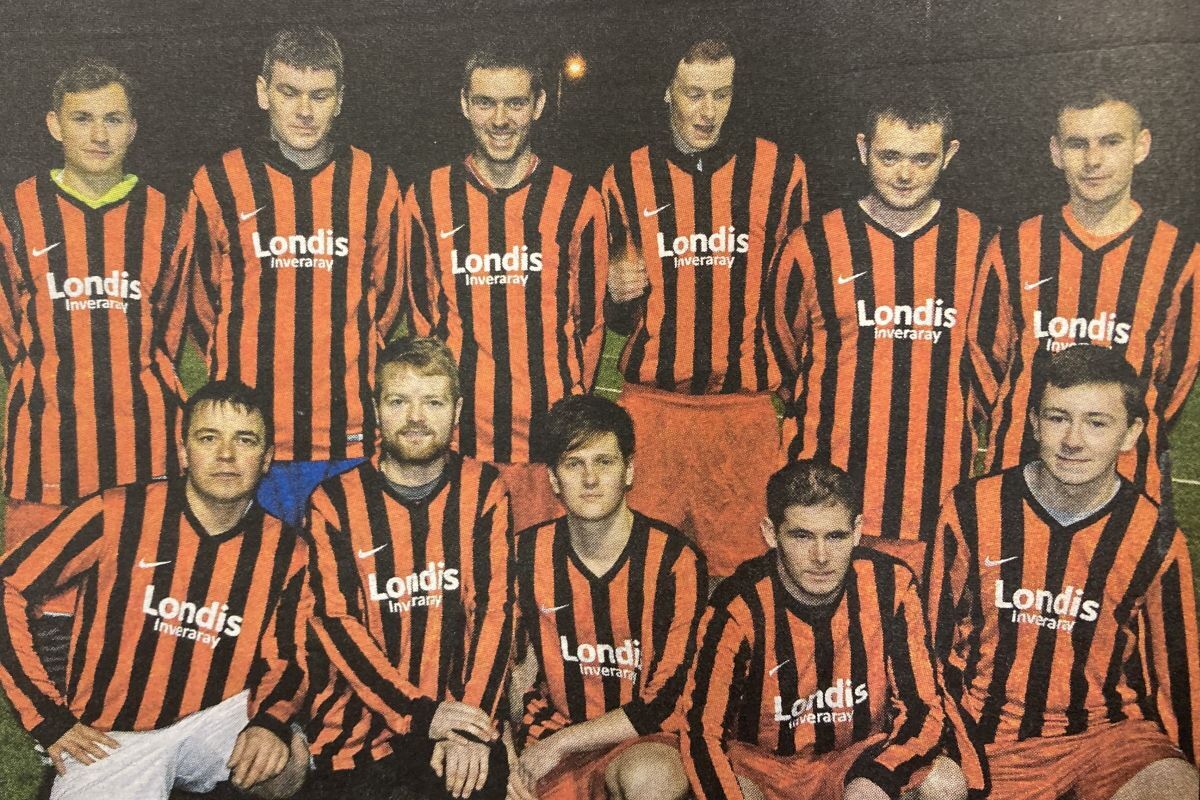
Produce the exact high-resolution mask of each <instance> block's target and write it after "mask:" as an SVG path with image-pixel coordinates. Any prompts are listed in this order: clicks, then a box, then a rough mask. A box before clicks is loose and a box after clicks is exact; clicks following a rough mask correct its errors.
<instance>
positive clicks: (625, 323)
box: [600, 166, 645, 336]
mask: <svg viewBox="0 0 1200 800" xmlns="http://www.w3.org/2000/svg"><path fill="white" fill-rule="evenodd" d="M600 194H601V199H602V202H603V205H604V220H605V238H606V239H607V242H608V246H607V250H608V257H609V258H611V257H613V256H615V255H619V254H621V253H624V252H625V250H626V249H628V248H633V249H634V250H635V251H640V250H641V247H642V245H641V239H640V237H639V235H638V230H637V228H636V226H634V224H633V221H632V220H630V218H629V210H628V208H627V207H626V198H625V196H624V194H623V193H622V191H621V186H620V184H619V183H618V181H617V170H616V167H615V166H612V167H609V168H608V170H607V171H606V172H605V173H604V179H603V180H602V181H601V184H600ZM607 280H608V277H607V274H606V275H605V284H606V285H605V286H603V287H601V288H602V290H603V292H604V300H603V304H604V321H605V324H607V325H608V327H609V328H610V329H611V330H612V331H613V332H615V333H618V334H620V335H622V336H628V335H629V334H631V333H632V332H633V329H634V328H635V327H637V322H638V317H639V315H640V313H641V309H642V306H643V302H642V301H643V300H644V298H645V295H644V294H643V295H642V297H637V298H634V299H632V300H628V301H626V302H623V303H618V302H617V301H615V300H613V299H612V297H611V296H610V295H609V294H608V286H607Z"/></svg>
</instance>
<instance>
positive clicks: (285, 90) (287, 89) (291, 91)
mask: <svg viewBox="0 0 1200 800" xmlns="http://www.w3.org/2000/svg"><path fill="white" fill-rule="evenodd" d="M279 93H280V94H281V95H283V96H284V97H295V96H296V95H298V94H300V93H299V92H298V91H296V89H295V88H294V87H292V86H280V87H279Z"/></svg>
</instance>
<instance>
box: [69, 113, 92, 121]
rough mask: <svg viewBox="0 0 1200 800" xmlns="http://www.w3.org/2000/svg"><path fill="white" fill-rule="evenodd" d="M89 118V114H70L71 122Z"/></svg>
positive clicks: (90, 116)
mask: <svg viewBox="0 0 1200 800" xmlns="http://www.w3.org/2000/svg"><path fill="white" fill-rule="evenodd" d="M91 118H92V115H91V114H72V115H71V121H72V122H87V121H89V120H90V119H91Z"/></svg>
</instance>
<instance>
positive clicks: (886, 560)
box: [850, 545, 919, 592]
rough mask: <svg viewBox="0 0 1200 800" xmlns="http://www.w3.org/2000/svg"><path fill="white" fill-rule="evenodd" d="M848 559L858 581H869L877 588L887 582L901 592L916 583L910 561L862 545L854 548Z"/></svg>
mask: <svg viewBox="0 0 1200 800" xmlns="http://www.w3.org/2000/svg"><path fill="white" fill-rule="evenodd" d="M850 559H851V564H853V565H854V566H855V574H856V575H857V576H859V579H860V580H863V579H866V580H871V581H873V582H874V583H875V584H876V585H877V586H878V585H880V584H881V583H882V582H887V583H890V584H891V585H892V586H893V587H894V590H895V591H901V592H902V591H904V589H905V588H906V587H908V586H909V585H915V584H916V583H917V573H916V568H915V567H914V565H913V564H912V563H910V561H911V559H903V558H900V557H899V556H898V555H896V554H894V553H888V552H884V551H883V550H879V549H876V548H874V547H867V546H862V545H860V546H858V547H855V548H854V550H853V551H852V553H851V556H850ZM918 563H919V562H918Z"/></svg>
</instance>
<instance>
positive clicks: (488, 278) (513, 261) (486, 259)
mask: <svg viewBox="0 0 1200 800" xmlns="http://www.w3.org/2000/svg"><path fill="white" fill-rule="evenodd" d="M541 271H542V254H541V253H539V252H537V251H534V252H530V250H529V245H526V244H523V245H520V246H519V247H518V246H517V245H513V249H512V250H509V251H508V252H507V253H484V254H482V255H480V254H479V253H468V254H467V256H466V258H464V259H463V260H462V262H461V263H460V262H459V260H458V250H451V251H450V272H451V274H453V275H463V276H465V277H464V278H463V280H464V282H465V283H466V284H467V286H494V285H496V284H505V283H515V284H517V285H519V286H524V285H525V284H526V283H528V282H529V276H528V275H527V274H525V273H528V272H541ZM509 272H515V273H518V274H516V275H508V274H497V273H509Z"/></svg>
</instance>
